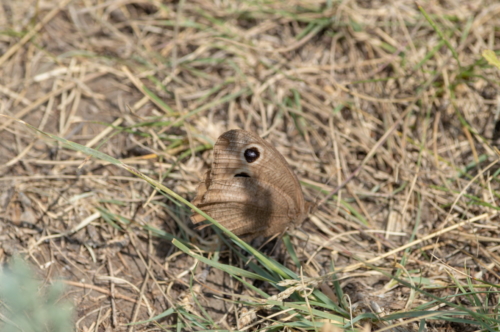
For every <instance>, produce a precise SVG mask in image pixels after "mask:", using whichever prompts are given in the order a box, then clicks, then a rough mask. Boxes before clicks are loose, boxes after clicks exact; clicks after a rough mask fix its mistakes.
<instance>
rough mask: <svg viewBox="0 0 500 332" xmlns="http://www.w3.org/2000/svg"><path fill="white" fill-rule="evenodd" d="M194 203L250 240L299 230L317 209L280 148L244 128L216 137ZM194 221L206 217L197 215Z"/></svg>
mask: <svg viewBox="0 0 500 332" xmlns="http://www.w3.org/2000/svg"><path fill="white" fill-rule="evenodd" d="M192 203H193V204H194V205H195V206H196V207H198V208H199V209H201V210H202V211H204V212H205V213H207V214H208V215H209V216H211V217H212V218H214V219H215V220H217V221H219V222H220V223H221V224H222V225H223V226H224V227H226V228H227V229H229V230H230V231H231V232H233V233H234V234H235V235H237V236H239V237H241V238H242V239H244V240H245V241H250V240H252V239H253V238H256V237H258V236H261V235H262V236H264V237H268V236H271V235H275V234H278V233H281V232H283V231H285V230H287V229H293V228H295V227H297V226H300V224H301V223H302V222H303V221H304V219H305V218H306V217H307V215H308V214H309V212H310V210H311V208H312V206H313V204H312V203H310V202H306V201H305V200H304V195H303V194H302V188H301V186H300V184H299V181H298V179H297V177H296V176H295V174H294V172H293V171H292V169H291V168H290V166H289V165H288V163H287V162H286V160H285V158H284V157H283V156H282V155H281V154H280V153H279V152H278V150H276V149H275V148H274V147H273V146H272V145H271V144H269V143H268V142H266V141H265V140H263V139H262V138H260V137H259V136H258V135H256V134H253V133H250V132H248V131H245V130H230V131H228V132H225V133H224V134H222V135H221V136H220V137H219V138H218V139H217V142H216V143H215V146H214V161H213V164H212V169H211V170H209V171H207V172H206V174H205V180H204V181H203V182H202V183H200V185H199V187H198V191H197V195H196V197H195V198H194V200H193V202H192ZM191 220H192V221H193V223H195V224H196V223H199V222H202V221H204V220H205V218H204V217H202V216H201V215H199V214H197V213H194V214H193V215H192V216H191Z"/></svg>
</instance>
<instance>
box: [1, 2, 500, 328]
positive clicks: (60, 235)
mask: <svg viewBox="0 0 500 332" xmlns="http://www.w3.org/2000/svg"><path fill="white" fill-rule="evenodd" d="M0 3H1V4H2V6H1V7H0V31H1V32H2V33H1V34H0V71H1V75H0V114H4V115H8V116H9V117H0V262H1V263H2V264H3V265H4V268H6V267H7V265H8V262H9V261H10V260H11V258H12V257H14V256H15V255H22V256H23V257H24V258H25V259H26V260H27V261H28V262H29V263H30V265H31V266H32V268H33V270H34V271H35V272H36V276H37V277H38V278H39V279H41V280H42V281H43V285H50V284H52V283H53V282H54V281H56V280H61V281H63V283H64V284H65V285H66V295H65V297H64V300H67V301H69V302H70V303H72V304H73V306H74V326H75V330H77V331H126V330H128V331H153V330H154V331H164V330H166V331H174V330H175V331H201V330H219V331H222V330H233V331H240V330H241V331H243V330H248V331H257V330H288V331H305V330H314V329H313V328H310V327H301V326H298V325H297V326H295V325H294V326H292V324H291V323H292V322H297V321H298V320H299V318H297V317H298V316H295V315H294V314H291V313H290V312H288V311H286V310H284V311H283V312H280V310H282V309H279V310H278V309H277V306H275V307H273V308H269V307H265V306H263V305H262V303H264V302H265V298H266V296H272V295H276V296H278V298H279V296H281V295H283V293H282V292H283V290H284V289H285V288H286V287H281V286H279V287H278V286H276V285H275V284H273V283H269V282H266V281H261V280H257V279H251V278H249V277H245V278H243V280H244V281H242V280H241V279H238V278H235V277H234V276H232V275H230V274H229V273H226V272H224V271H223V270H221V269H219V268H216V267H210V266H209V264H206V263H203V262H201V261H199V260H198V259H196V258H194V257H193V255H192V254H196V255H201V256H203V257H206V258H208V259H210V260H213V261H214V262H219V263H221V264H225V265H228V266H234V267H239V268H241V269H243V270H247V271H252V272H255V273H257V274H259V275H261V276H262V275H263V274H261V273H264V272H258V271H256V270H253V268H252V265H251V264H248V261H249V260H250V261H251V259H250V255H249V254H248V253H247V252H245V251H244V250H242V249H239V248H238V247H237V246H235V245H234V244H233V245H232V244H227V245H226V244H223V242H221V241H220V240H218V238H217V236H215V235H214V232H213V230H212V229H211V228H206V229H204V230H201V231H199V230H195V229H194V226H193V224H192V223H191V221H190V219H189V216H190V214H191V211H190V208H189V207H187V206H185V205H183V204H179V203H178V202H177V201H175V199H172V198H168V197H166V196H165V195H162V194H161V193H159V192H158V191H157V190H156V189H155V188H153V187H152V186H151V185H150V184H148V183H147V182H145V181H144V180H143V179H141V178H139V177H137V176H134V175H133V174H131V173H130V172H128V171H127V170H125V169H123V168H120V167H118V166H116V165H114V164H113V163H110V161H109V160H102V159H99V158H96V157H88V156H87V155H86V154H85V153H83V152H82V150H83V148H80V149H79V150H78V149H77V150H71V149H69V148H68V147H67V146H66V145H64V144H62V143H61V142H58V141H56V140H52V139H48V138H47V137H46V136H44V135H40V134H37V133H36V132H35V131H33V130H31V129H29V128H28V127H27V126H26V125H24V124H22V123H20V122H18V121H14V119H22V120H23V121H25V122H26V123H29V124H30V125H32V126H34V127H36V128H37V129H38V130H40V131H43V132H46V133H50V134H53V135H56V136H58V137H61V138H64V139H66V140H69V141H72V142H76V143H78V144H81V145H82V146H86V147H88V148H93V149H96V150H98V151H101V152H102V153H105V154H107V155H109V156H111V157H113V158H116V159H118V160H120V161H121V162H123V163H125V164H127V165H130V166H131V167H134V168H135V169H137V170H138V171H140V172H141V173H143V174H145V175H147V176H149V177H151V178H153V179H155V180H157V181H159V182H161V183H163V185H165V186H166V187H167V188H169V189H171V190H172V191H174V192H175V193H177V194H179V195H180V196H182V197H184V198H186V199H187V200H189V201H190V200H192V199H193V198H194V196H195V194H196V188H197V186H198V184H199V182H200V180H201V179H202V177H203V174H204V172H205V171H206V170H207V169H208V168H209V167H210V165H211V161H212V154H211V147H212V145H213V144H214V142H215V140H216V139H217V137H218V136H219V135H220V134H222V133H223V132H225V131H226V130H229V129H233V128H243V129H246V130H250V131H253V132H256V133H258V134H259V135H262V136H264V137H265V139H266V140H267V141H269V142H270V143H271V144H272V145H273V146H275V147H276V148H277V149H278V150H279V151H280V153H282V154H283V155H284V156H285V158H286V159H287V161H288V162H289V164H290V165H291V167H292V168H293V169H294V171H295V172H296V174H297V176H298V178H299V179H300V181H301V183H302V188H303V192H304V195H305V197H306V199H307V200H309V201H318V200H322V199H327V200H326V201H322V202H321V205H320V206H319V207H318V209H317V210H316V211H314V213H312V214H311V215H310V216H309V218H308V219H306V221H305V222H304V224H303V226H302V229H300V230H295V231H293V232H291V234H290V238H291V240H290V242H291V243H292V245H293V247H294V248H295V253H296V255H297V258H298V261H300V263H301V264H302V265H301V268H298V267H297V264H296V261H295V260H294V254H293V252H291V251H290V250H289V249H288V248H286V246H285V245H284V243H283V242H282V241H281V240H280V239H278V240H273V241H272V242H271V243H269V244H267V245H266V246H264V248H263V249H262V251H263V252H264V253H265V254H266V255H268V256H269V257H271V258H273V259H275V260H276V261H277V262H279V263H280V264H283V265H284V266H286V267H287V268H289V269H290V270H291V271H293V272H294V273H297V274H298V275H302V276H304V277H311V278H318V277H322V276H323V277H322V278H323V279H321V278H320V279H321V282H320V283H315V284H314V287H312V288H314V289H316V290H318V291H319V292H321V293H322V294H325V296H326V297H327V298H328V299H330V300H331V301H332V302H335V303H336V304H339V305H340V306H341V307H342V308H343V309H345V311H342V310H339V311H338V312H336V311H334V310H333V309H332V308H330V307H328V308H327V307H326V306H323V307H322V306H320V305H318V304H317V303H316V302H314V303H312V304H307V305H306V304H305V303H306V302H304V301H305V300H304V298H303V297H302V296H301V295H300V292H296V293H295V295H293V296H291V297H290V298H284V299H283V300H282V301H283V302H293V303H301V305H304V306H309V305H310V307H312V308H314V309H316V310H318V311H321V312H324V313H329V314H330V313H331V314H332V315H336V317H342V318H343V319H345V320H346V321H347V320H349V319H351V318H353V317H354V318H355V317H361V318H360V319H359V320H356V321H355V324H354V325H355V327H356V328H358V329H359V330H360V331H370V330H373V331H377V330H382V329H384V328H388V329H389V330H391V331H418V330H419V328H420V331H424V330H425V329H426V330H427V331H477V330H487V329H486V328H485V326H491V330H493V328H494V326H497V327H496V328H498V326H499V325H498V324H499V323H498V322H499V319H500V318H499V315H498V313H499V309H498V308H499V307H498V302H499V298H500V296H499V285H500V236H499V234H500V217H499V207H498V206H499V204H498V201H499V199H500V184H499V181H498V176H497V173H498V171H499V170H500V168H499V166H498V160H499V153H498V144H499V141H498V138H499V137H500V136H499V133H500V125H499V123H500V122H498V117H499V114H500V96H499V94H498V88H499V82H500V81H499V78H500V69H497V68H495V67H494V66H490V65H489V64H488V63H487V62H486V61H485V60H484V58H483V57H482V56H481V54H482V52H483V51H484V50H488V49H489V50H493V51H496V52H497V53H498V51H499V50H500V48H499V46H498V45H499V42H500V30H499V29H498V27H499V26H500V5H499V3H498V2H496V1H439V2H437V1H427V2H422V3H420V2H418V3H415V2H413V1H405V0H397V1H362V0H353V1H341V2H331V1H326V2H322V1H292V2H289V1H287V2H280V1H271V2H239V1H214V2H206V1H194V2H193V1H179V2H161V1H157V0H151V1H115V0H111V1H94V0H74V1H69V0H62V1H52V0H47V1H27V0H23V1H13V2H11V1H1V2H0ZM330 193H335V195H333V196H331V195H330V196H328V195H329V194H330ZM172 237H174V238H176V239H178V240H181V241H184V242H185V243H189V244H191V245H192V247H191V248H190V250H191V253H192V254H186V253H185V252H183V251H182V250H180V249H179V247H178V246H176V245H174V244H172V241H171V239H172ZM259 243H262V241H261V239H258V240H257V242H253V243H252V244H253V245H254V246H257V245H258V244H259ZM254 262H255V260H254ZM360 262H364V263H366V264H361V263H360ZM257 265H258V264H257ZM334 269H340V270H338V271H339V272H337V274H336V275H335V277H331V276H329V277H328V273H330V272H332V271H333V270H334ZM266 273H267V272H266ZM394 277H395V278H396V279H393V278H394ZM400 280H402V282H400ZM403 282H406V283H403ZM337 286H338V287H337ZM257 289H258V290H261V291H262V292H264V293H265V294H266V296H264V295H263V294H262V293H259V292H258V291H257ZM20 292H21V291H20ZM339 292H340V293H339ZM262 301H264V302H262ZM318 301H319V300H318ZM346 303H347V304H346ZM4 307H5V308H7V309H8V305H6V304H4ZM5 308H4V309H5ZM346 308H349V309H346ZM169 309H171V310H173V314H170V315H168V316H167V317H164V318H160V319H157V320H156V322H148V323H141V324H137V325H127V324H129V323H134V322H140V321H144V320H148V319H150V318H152V317H154V316H157V315H159V314H161V313H163V312H166V311H168V310H169ZM252 310H254V311H255V317H254V318H253V319H247V318H244V313H245V312H249V311H252ZM366 313H373V314H375V315H376V316H377V317H379V318H380V319H379V320H375V319H372V318H366V317H368V316H366V317H365V318H363V317H364V316H362V315H364V314H366ZM404 313H409V314H408V315H404ZM396 314H401V315H400V316H397V315H396ZM412 314H413V315H414V316H412ZM315 315H316V314H311V316H313V317H315ZM391 315H393V316H391ZM425 315H428V316H425ZM249 316H251V315H249ZM305 316H307V317H310V316H308V314H304V315H303V316H300V317H305ZM3 317H5V316H3ZM307 317H306V318H307ZM370 317H371V316H370ZM384 317H386V318H384ZM387 317H388V318H387ZM450 317H452V318H450ZM301 319H302V318H301ZM304 319H305V318H304ZM307 319H309V318H307ZM2 321H3V322H5V320H4V319H3V318H0V322H2ZM313 321H314V318H313ZM316 321H318V322H323V317H322V316H321V315H319V316H317V318H316ZM278 323H279V324H285V323H290V325H289V326H287V327H286V328H285V327H282V325H276V324H278ZM398 324H399V325H400V326H399V327H398V326H396V325H398ZM493 324H497V325H493ZM325 326H326V325H325ZM424 326H425V329H424ZM398 329H399V330H398ZM323 331H335V330H334V329H333V328H332V329H328V328H324V329H323Z"/></svg>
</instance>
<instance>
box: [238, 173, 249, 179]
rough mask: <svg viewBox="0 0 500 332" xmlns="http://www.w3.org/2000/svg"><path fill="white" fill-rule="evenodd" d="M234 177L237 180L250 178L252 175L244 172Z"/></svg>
mask: <svg viewBox="0 0 500 332" xmlns="http://www.w3.org/2000/svg"><path fill="white" fill-rule="evenodd" d="M234 177H235V178H249V177H250V175H248V174H247V173H244V172H242V173H238V174H236V175H235V176H234Z"/></svg>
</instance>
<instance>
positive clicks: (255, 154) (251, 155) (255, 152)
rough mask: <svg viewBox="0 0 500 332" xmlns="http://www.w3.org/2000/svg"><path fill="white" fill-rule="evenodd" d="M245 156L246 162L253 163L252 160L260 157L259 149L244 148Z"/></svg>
mask: <svg viewBox="0 0 500 332" xmlns="http://www.w3.org/2000/svg"><path fill="white" fill-rule="evenodd" d="M243 155H244V156H245V160H246V161H247V163H249V164H250V163H253V162H254V161H256V160H257V159H259V157H260V152H259V149H257V148H250V149H246V150H245V153H244V154H243Z"/></svg>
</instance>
